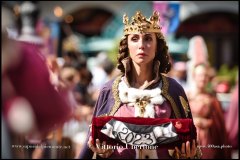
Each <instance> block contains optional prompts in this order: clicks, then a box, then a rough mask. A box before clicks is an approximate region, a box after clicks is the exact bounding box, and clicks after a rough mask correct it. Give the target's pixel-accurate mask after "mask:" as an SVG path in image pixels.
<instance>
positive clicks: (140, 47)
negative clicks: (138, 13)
mask: <svg viewBox="0 0 240 160" xmlns="http://www.w3.org/2000/svg"><path fill="white" fill-rule="evenodd" d="M139 49H144V41H143V39H140V40H139Z"/></svg>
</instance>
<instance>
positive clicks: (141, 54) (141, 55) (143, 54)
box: [137, 53, 147, 57]
mask: <svg viewBox="0 0 240 160" xmlns="http://www.w3.org/2000/svg"><path fill="white" fill-rule="evenodd" d="M137 56H140V57H143V56H147V55H146V54H145V53H138V54H137Z"/></svg>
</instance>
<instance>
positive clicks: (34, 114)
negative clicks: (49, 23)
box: [1, 7, 72, 158]
mask: <svg viewBox="0 0 240 160" xmlns="http://www.w3.org/2000/svg"><path fill="white" fill-rule="evenodd" d="M2 9H3V7H2ZM5 11H6V9H5ZM5 11H4V10H2V13H5V14H6V15H8V14H7V12H5ZM8 18H9V17H4V19H3V18H2V52H1V56H2V106H3V107H2V111H3V116H4V117H3V120H4V123H5V124H6V128H5V129H6V131H7V132H8V131H10V133H14V134H15V135H17V136H24V137H26V138H27V139H28V140H31V141H32V143H36V142H39V141H41V140H44V139H45V138H46V135H47V134H48V133H49V132H50V131H52V130H54V129H56V128H58V127H59V126H61V125H62V124H63V122H65V121H66V120H68V118H69V117H70V115H71V114H72V109H71V108H70V107H69V106H68V104H67V102H66V101H65V99H64V98H63V97H62V96H61V94H59V93H58V92H57V91H56V90H55V89H54V87H53V85H52V84H51V83H50V78H49V71H48V69H47V66H46V63H45V59H44V56H43V55H42V54H41V53H40V51H39V50H38V48H37V46H36V45H33V44H30V43H26V42H18V41H15V40H12V39H9V37H8V33H7V31H6V27H7V26H8V23H9V22H8V21H6V20H5V19H8ZM9 138H10V139H9V143H11V144H10V145H11V146H12V148H11V149H13V145H19V144H12V141H14V138H16V137H14V136H13V137H12V135H11V137H9ZM36 140H37V141H36ZM34 141H35V142H34ZM6 145H7V144H6ZM8 146H9V144H8ZM4 147H5V146H4ZM11 151H12V150H10V152H11ZM10 156H11V155H10ZM14 156H16V155H13V158H14ZM6 158H9V157H6ZM18 158H19V157H18ZM22 158H24V157H22ZM25 158H26V157H25Z"/></svg>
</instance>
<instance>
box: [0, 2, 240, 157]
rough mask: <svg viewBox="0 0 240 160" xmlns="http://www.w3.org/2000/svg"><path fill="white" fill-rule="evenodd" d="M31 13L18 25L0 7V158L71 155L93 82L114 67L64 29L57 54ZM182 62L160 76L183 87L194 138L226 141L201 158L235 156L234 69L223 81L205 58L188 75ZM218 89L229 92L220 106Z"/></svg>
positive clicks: (97, 84)
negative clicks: (87, 50) (92, 54)
mask: <svg viewBox="0 0 240 160" xmlns="http://www.w3.org/2000/svg"><path fill="white" fill-rule="evenodd" d="M25 5H30V6H31V5H33V4H31V3H30V4H25ZM33 8H34V7H33ZM33 10H34V9H33ZM34 11H35V10H34ZM32 13H33V11H32V10H30V11H28V10H26V11H24V12H23V13H22V14H23V17H22V25H21V26H20V27H21V29H16V30H11V27H12V26H14V25H16V21H15V20H14V17H13V14H12V13H11V11H10V10H9V9H8V8H6V7H4V6H2V52H1V56H2V149H3V150H2V158H26V159H38V158H52V159H55V158H78V157H79V154H80V151H81V148H82V145H83V142H84V141H85V139H86V136H87V131H88V128H89V125H90V124H91V118H92V113H93V110H94V105H95V102H96V100H97V97H98V95H99V91H100V89H101V86H102V85H103V84H104V83H106V82H107V81H108V80H110V79H113V78H115V77H116V76H117V75H119V74H120V72H119V71H118V70H117V69H116V68H115V64H114V63H113V62H112V61H111V60H110V59H109V58H108V56H107V53H105V52H99V53H98V54H97V55H96V56H95V57H86V56H85V55H84V54H83V53H81V52H80V51H79V50H78V48H79V47H78V46H77V45H78V43H77V42H76V38H74V35H73V33H72V32H71V30H70V31H69V30H68V31H69V32H68V33H66V34H67V35H68V36H67V38H65V40H64V44H63V48H64V49H63V51H62V56H61V57H58V56H57V54H56V49H54V48H56V46H54V43H50V40H49V36H48V35H49V34H50V33H49V32H51V31H50V29H49V28H47V26H42V27H40V28H37V27H36V26H37V24H38V23H37V22H35V21H36V20H37V18H38V17H32V18H33V19H34V20H35V21H34V22H29V21H28V20H26V18H29V17H28V16H31V15H30V14H32ZM24 14H25V16H24ZM35 14H36V15H37V12H36V13H35ZM30 18H31V17H30ZM38 27H39V26H38ZM37 29H38V30H37ZM49 46H50V47H49ZM116 54H117V53H116ZM197 59H198V60H199V59H200V58H199V57H198V58H197ZM191 65H192V64H191ZM189 66H190V65H189V63H187V62H183V61H174V60H173V62H172V70H171V72H170V73H169V75H168V76H170V77H172V78H174V79H175V80H176V81H177V82H179V83H180V84H181V85H182V86H183V88H184V89H185V91H186V93H187V94H188V95H187V96H188V99H189V104H190V108H191V111H192V113H193V117H194V123H195V125H196V127H197V132H198V142H199V145H200V146H207V145H208V144H213V145H219V146H221V145H225V146H227V145H229V146H230V147H228V148H227V147H226V148H225V150H224V151H226V153H225V152H223V149H219V150H218V149H215V148H211V150H206V153H208V152H209V153H208V154H207V155H211V157H209V156H206V158H219V157H220V158H221V157H224V156H225V157H229V155H230V154H231V155H230V156H232V158H236V157H238V147H239V146H238V116H239V115H238V113H239V112H238V78H237V77H238V75H237V77H236V84H235V86H234V87H231V86H230V85H229V83H227V82H225V81H217V80H216V79H217V77H216V71H215V70H214V68H213V67H211V66H210V64H209V62H208V61H207V58H206V57H205V58H202V61H198V62H195V61H194V64H193V65H192V66H191V67H192V69H191V73H190V74H188V72H189ZM190 76H191V77H192V78H191V81H188V77H190ZM219 93H228V94H230V95H231V96H230V97H231V99H229V101H228V103H227V104H225V105H227V106H226V107H222V104H223V103H221V101H220V99H219V97H218V94H219ZM202 149H203V152H204V149H205V148H204V147H203V148H202ZM230 152H231V153H230ZM203 155H204V154H203ZM203 158H205V157H203Z"/></svg>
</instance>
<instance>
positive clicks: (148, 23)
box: [123, 11, 161, 35]
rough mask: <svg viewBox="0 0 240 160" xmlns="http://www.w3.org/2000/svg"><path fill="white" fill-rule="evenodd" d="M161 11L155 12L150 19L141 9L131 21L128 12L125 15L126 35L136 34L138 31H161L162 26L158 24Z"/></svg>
mask: <svg viewBox="0 0 240 160" xmlns="http://www.w3.org/2000/svg"><path fill="white" fill-rule="evenodd" d="M158 22H159V13H158V12H157V11H154V12H153V15H152V16H150V18H149V19H147V18H146V17H144V16H143V15H142V13H141V12H140V11H137V12H136V14H135V15H134V16H133V17H132V21H131V22H130V23H129V19H128V17H127V15H126V14H124V15H123V23H124V35H126V34H136V33H147V32H154V33H161V27H160V26H159V25H158Z"/></svg>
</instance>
